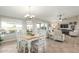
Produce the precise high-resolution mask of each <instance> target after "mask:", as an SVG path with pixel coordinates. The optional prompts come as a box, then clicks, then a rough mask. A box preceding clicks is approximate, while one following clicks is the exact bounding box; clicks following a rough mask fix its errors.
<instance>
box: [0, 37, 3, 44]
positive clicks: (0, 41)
mask: <svg viewBox="0 0 79 59" xmlns="http://www.w3.org/2000/svg"><path fill="white" fill-rule="evenodd" d="M2 41H3V40H2V38H1V36H0V45H1V43H2Z"/></svg>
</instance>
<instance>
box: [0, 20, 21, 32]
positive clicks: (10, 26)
mask: <svg viewBox="0 0 79 59" xmlns="http://www.w3.org/2000/svg"><path fill="white" fill-rule="evenodd" d="M1 28H3V29H4V30H5V31H6V32H7V33H10V32H17V31H19V30H21V29H22V25H21V24H17V23H12V22H6V21H2V22H1Z"/></svg>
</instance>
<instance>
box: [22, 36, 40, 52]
mask: <svg viewBox="0 0 79 59" xmlns="http://www.w3.org/2000/svg"><path fill="white" fill-rule="evenodd" d="M40 37H41V36H38V35H34V36H30V35H22V36H21V38H23V39H21V40H24V41H26V42H27V43H28V53H30V52H31V51H30V50H31V42H32V41H35V40H38V39H39V38H40Z"/></svg>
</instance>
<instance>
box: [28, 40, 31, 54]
mask: <svg viewBox="0 0 79 59" xmlns="http://www.w3.org/2000/svg"><path fill="white" fill-rule="evenodd" d="M30 50H31V42H30V41H28V53H30Z"/></svg>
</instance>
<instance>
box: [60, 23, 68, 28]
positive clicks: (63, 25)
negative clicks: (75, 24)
mask: <svg viewBox="0 0 79 59" xmlns="http://www.w3.org/2000/svg"><path fill="white" fill-rule="evenodd" d="M60 28H68V24H61V25H60Z"/></svg>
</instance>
